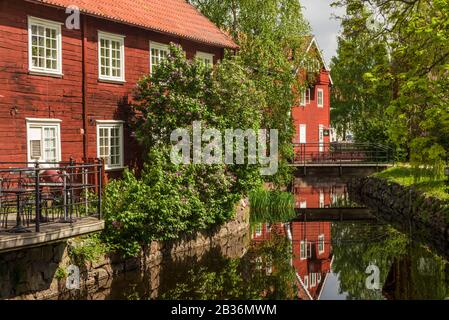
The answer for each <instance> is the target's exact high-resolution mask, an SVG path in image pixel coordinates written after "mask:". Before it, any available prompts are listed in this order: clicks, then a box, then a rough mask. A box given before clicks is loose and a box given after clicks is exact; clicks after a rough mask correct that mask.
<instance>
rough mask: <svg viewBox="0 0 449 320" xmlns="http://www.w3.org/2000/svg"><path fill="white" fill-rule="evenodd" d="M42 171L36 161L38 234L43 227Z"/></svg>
mask: <svg viewBox="0 0 449 320" xmlns="http://www.w3.org/2000/svg"><path fill="white" fill-rule="evenodd" d="M39 171H40V169H39V162H37V161H36V164H35V176H34V179H35V183H34V184H35V188H36V190H35V198H36V199H35V200H36V232H40V230H41V226H40V222H41V192H40V172H39Z"/></svg>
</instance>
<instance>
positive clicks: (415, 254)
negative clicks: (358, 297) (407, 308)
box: [384, 244, 449, 300]
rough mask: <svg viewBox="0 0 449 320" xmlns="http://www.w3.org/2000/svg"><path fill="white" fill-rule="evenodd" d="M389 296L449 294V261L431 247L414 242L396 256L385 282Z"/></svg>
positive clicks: (439, 296) (432, 297) (406, 297)
mask: <svg viewBox="0 0 449 320" xmlns="http://www.w3.org/2000/svg"><path fill="white" fill-rule="evenodd" d="M384 293H385V296H386V297H388V298H389V299H398V300H410V299H417V300H437V299H438V300H441V299H445V298H447V297H449V264H448V262H447V261H445V260H444V259H443V258H441V257H438V256H436V255H434V254H433V253H432V252H430V251H429V250H428V249H427V248H425V247H423V246H420V245H417V244H411V245H410V246H409V248H408V252H407V254H406V255H404V256H401V257H398V258H396V259H394V262H393V265H392V266H391V269H390V272H389V274H388V277H387V281H386V283H385V286H384Z"/></svg>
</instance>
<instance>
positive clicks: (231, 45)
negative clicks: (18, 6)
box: [25, 0, 240, 50]
mask: <svg viewBox="0 0 449 320" xmlns="http://www.w3.org/2000/svg"><path fill="white" fill-rule="evenodd" d="M25 1H27V2H31V3H35V4H38V5H43V6H47V7H53V8H58V9H61V8H62V9H63V8H65V7H64V6H59V5H57V4H52V3H45V2H42V1H38V0H25ZM80 12H81V13H82V14H84V15H87V16H91V17H94V18H99V19H104V20H108V21H112V22H115V23H120V24H125V25H128V26H131V27H136V28H139V29H143V30H148V31H153V32H157V33H161V34H165V35H169V36H175V37H179V38H182V39H186V40H190V41H193V42H197V43H201V44H206V45H209V46H212V47H218V48H223V49H231V50H238V49H239V48H240V47H239V46H238V45H237V44H236V43H235V42H234V41H233V40H232V39H229V42H230V43H228V44H225V43H218V42H212V41H206V40H204V39H198V38H195V37H189V36H186V35H182V34H178V33H176V32H170V31H168V30H162V29H158V28H155V27H150V26H144V25H139V24H135V23H131V22H128V21H125V20H120V19H114V18H111V17H108V16H104V15H101V14H98V13H95V12H90V11H88V10H83V9H81V10H80ZM220 31H221V30H220ZM221 32H222V31H221Z"/></svg>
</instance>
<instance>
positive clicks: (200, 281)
mask: <svg viewBox="0 0 449 320" xmlns="http://www.w3.org/2000/svg"><path fill="white" fill-rule="evenodd" d="M290 259H291V248H290V244H289V241H288V240H287V239H286V238H285V237H283V236H281V235H277V234H273V235H272V239H271V240H267V241H265V242H263V243H259V244H254V245H253V246H251V247H250V249H249V250H248V252H247V254H246V255H245V256H244V257H242V258H241V259H230V258H225V257H223V256H221V255H217V256H216V257H215V259H213V260H212V261H210V262H209V263H193V264H191V265H190V266H189V267H188V268H187V267H186V266H185V265H184V266H180V268H179V269H178V268H176V270H174V269H172V270H171V272H170V276H171V277H173V278H172V279H171V280H170V282H165V285H164V287H162V286H161V288H160V292H164V293H163V294H162V295H161V298H162V299H188V300H190V299H192V300H195V299H200V300H204V299H206V300H215V299H261V298H262V299H283V300H285V299H295V298H296V297H297V291H296V290H297V289H296V287H295V274H294V270H293V268H292V267H291V265H290ZM176 271H179V272H176ZM163 282H164V281H163ZM161 284H162V283H161Z"/></svg>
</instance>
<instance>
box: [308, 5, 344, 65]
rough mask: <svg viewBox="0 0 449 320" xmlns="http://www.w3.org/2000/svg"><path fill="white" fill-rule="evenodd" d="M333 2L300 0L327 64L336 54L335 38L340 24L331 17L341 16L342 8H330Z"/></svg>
mask: <svg viewBox="0 0 449 320" xmlns="http://www.w3.org/2000/svg"><path fill="white" fill-rule="evenodd" d="M332 1H333V0H301V4H302V6H303V7H304V9H303V13H304V16H305V17H306V19H307V20H308V21H309V23H310V25H311V27H312V32H313V34H314V35H315V36H316V39H317V41H318V45H319V46H320V48H321V50H322V51H323V55H324V59H325V60H326V62H327V63H328V64H330V60H331V58H332V57H333V56H335V54H336V52H337V37H338V34H339V33H340V22H339V21H338V20H337V19H335V18H334V17H333V16H332V15H333V14H334V15H337V16H341V15H343V14H344V9H343V8H331V6H330V4H331V3H332Z"/></svg>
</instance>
